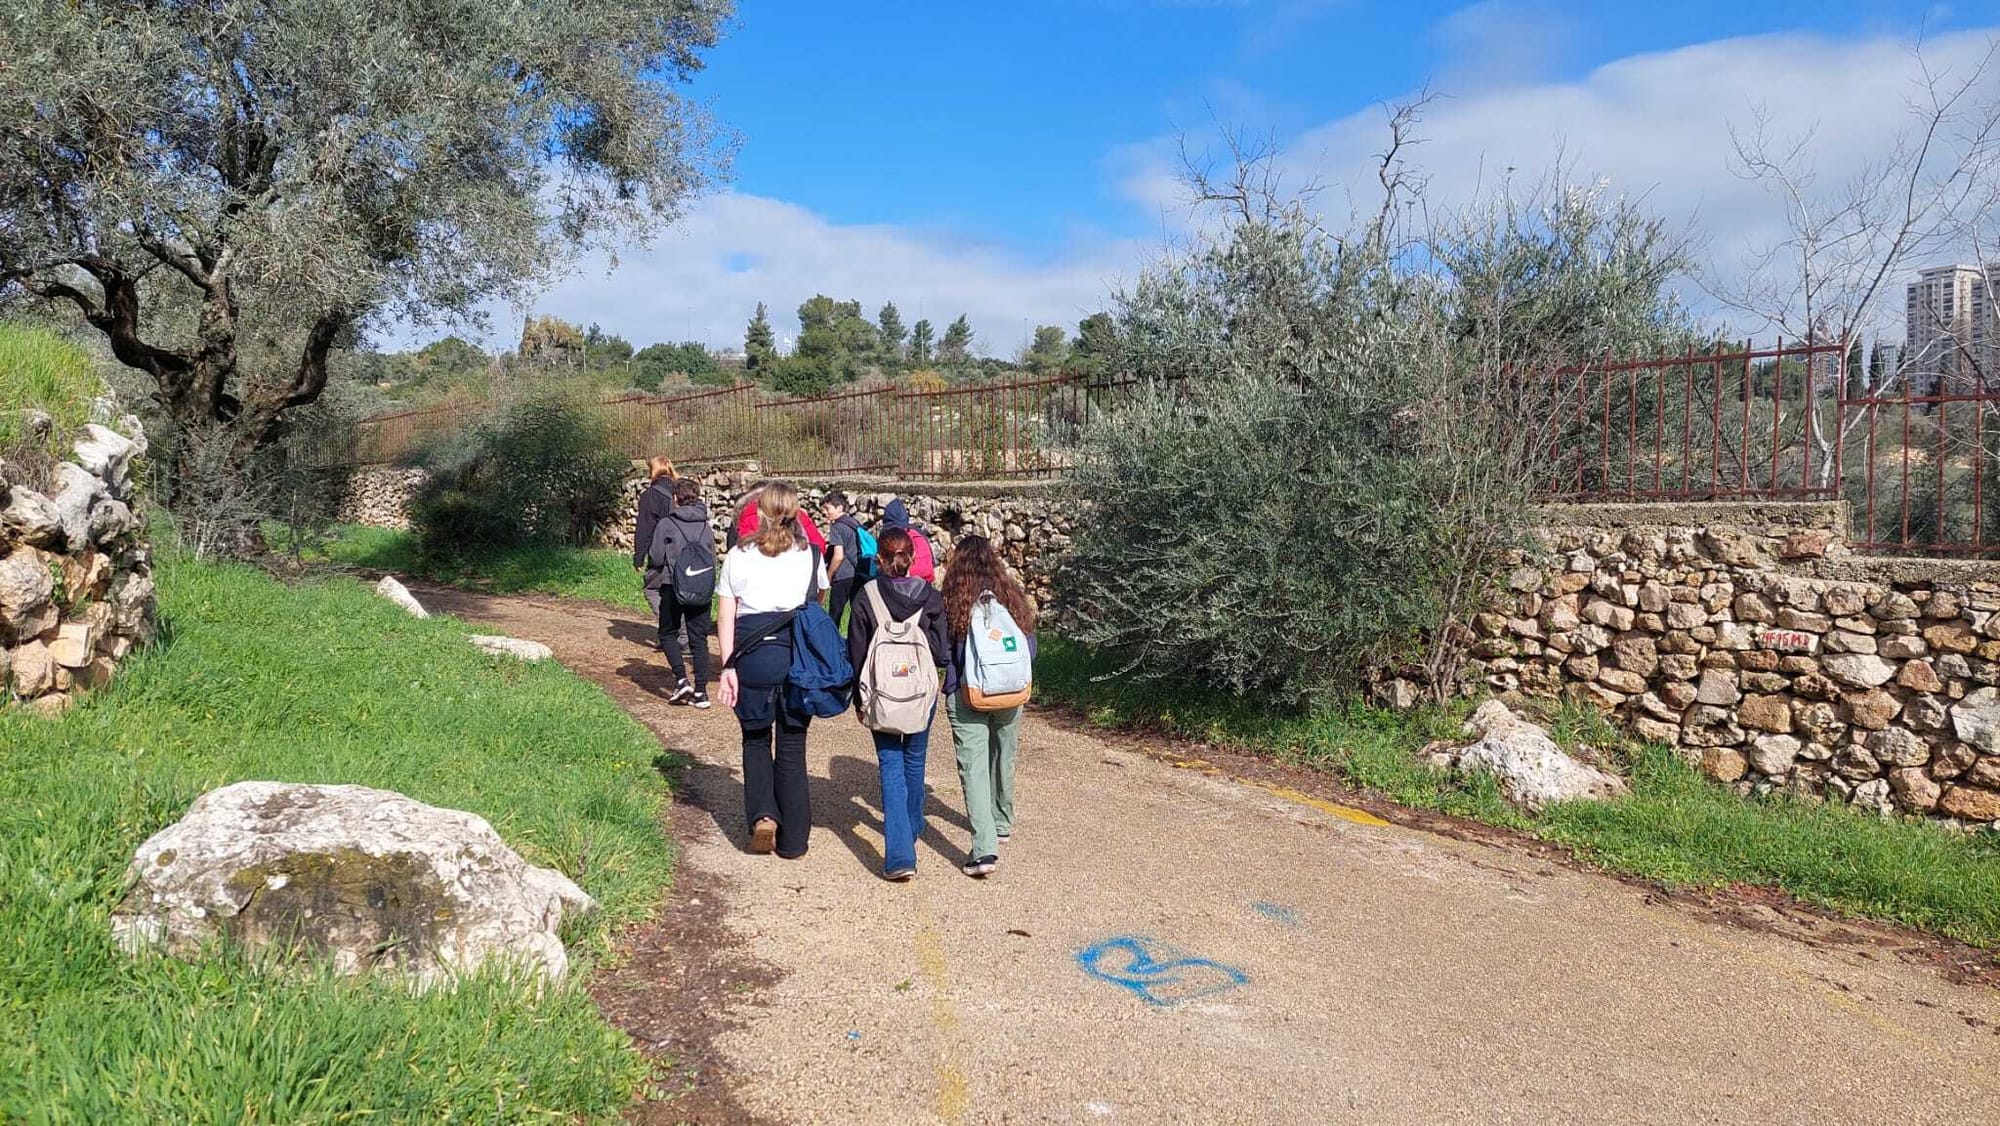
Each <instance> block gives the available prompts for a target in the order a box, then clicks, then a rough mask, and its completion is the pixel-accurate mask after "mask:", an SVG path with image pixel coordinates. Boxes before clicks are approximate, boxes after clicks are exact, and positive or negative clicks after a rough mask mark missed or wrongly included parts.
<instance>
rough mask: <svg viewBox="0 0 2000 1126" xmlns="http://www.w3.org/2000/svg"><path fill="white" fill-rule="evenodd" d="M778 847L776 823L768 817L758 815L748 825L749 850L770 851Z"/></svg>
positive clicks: (757, 851)
mask: <svg viewBox="0 0 2000 1126" xmlns="http://www.w3.org/2000/svg"><path fill="white" fill-rule="evenodd" d="M777 847H778V823H777V822H776V821H773V820H771V819H770V818H768V817H759V818H758V819H757V823H756V824H755V825H752V826H751V827H750V851H751V852H756V853H765V852H770V851H771V850H773V849H775V848H777Z"/></svg>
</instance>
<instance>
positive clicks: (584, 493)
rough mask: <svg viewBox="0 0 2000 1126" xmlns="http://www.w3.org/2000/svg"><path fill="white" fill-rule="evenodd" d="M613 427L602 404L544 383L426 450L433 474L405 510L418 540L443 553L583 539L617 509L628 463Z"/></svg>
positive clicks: (437, 553) (431, 551)
mask: <svg viewBox="0 0 2000 1126" xmlns="http://www.w3.org/2000/svg"><path fill="white" fill-rule="evenodd" d="M610 434H611V420H610V418H609V417H607V415H606V413H605V412H604V410H603V409H602V408H601V407H600V406H598V405H596V404H593V403H589V402H587V401H584V400H583V399H580V398H578V397H576V396H572V395H565V394H561V393H545V394H540V395H534V396H529V397H527V398H524V399H521V400H519V401H517V402H514V403H511V404H507V405H504V406H501V407H499V408H497V409H496V411H495V413H494V414H493V415H492V416H491V417H489V418H488V419H486V420H485V421H484V422H482V423H480V424H479V425H476V426H472V427H468V428H467V429H465V430H464V431H461V432H460V433H458V434H456V435H454V436H453V437H451V438H450V439H448V440H446V441H445V442H444V443H442V444H441V445H439V446H436V447H433V448H431V449H428V450H425V451H423V454H422V456H421V458H420V460H421V461H422V462H423V464H424V466H425V468H427V469H428V470H429V471H430V477H429V480H428V481H427V482H426V483H425V486H424V488H423V490H422V492H421V493H420V494H419V495H418V497H417V498H416V501H415V503H414V504H413V505H412V506H411V513H410V520H411V524H412V526H413V527H414V530H415V531H416V533H417V540H418V545H419V548H420V550H421V551H422V553H423V554H425V555H427V556H431V557H437V558H448V557H454V556H464V555H473V554H478V553H480V552H482V551H490V550H493V549H496V548H507V547H517V546H522V545H528V544H542V545H555V544H570V545H578V546H580V545H583V544H586V543H589V542H590V541H591V539H592V538H593V537H594V536H595V534H596V532H597V531H598V529H600V528H602V527H603V526H604V525H606V524H608V523H609V522H611V521H612V520H614V519H616V518H617V516H618V514H619V508H620V502H621V501H622V499H623V496H624V488H625V478H626V475H627V473H628V472H629V471H630V468H631V466H630V464H629V463H628V462H627V461H626V459H625V458H624V457H623V456H621V455H619V454H618V453H616V452H615V451H614V447H613V444H612V442H611V441H610Z"/></svg>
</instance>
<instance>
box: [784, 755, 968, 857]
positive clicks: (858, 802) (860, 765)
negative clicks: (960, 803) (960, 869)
mask: <svg viewBox="0 0 2000 1126" xmlns="http://www.w3.org/2000/svg"><path fill="white" fill-rule="evenodd" d="M827 770H828V777H827V778H826V780H825V781H824V782H821V781H820V780H819V779H814V780H813V785H814V787H815V791H814V795H813V798H814V800H813V806H814V813H815V815H817V816H820V817H821V818H823V821H822V824H821V827H823V828H825V829H826V830H828V831H829V832H831V833H832V834H833V835H834V836H835V837H836V838H838V839H839V841H840V843H841V844H844V845H846V846H847V851H849V852H851V853H853V854H854V858H855V859H856V860H859V861H860V862H861V863H862V864H864V865H866V866H867V867H868V869H869V870H870V871H872V872H880V871H881V870H882V859H883V858H882V850H881V848H880V847H878V846H877V845H876V844H875V843H874V841H878V840H880V839H881V838H882V772H881V768H880V766H879V765H878V764H877V763H876V762H874V761H873V760H871V759H864V758H859V757H857V756H853V755H840V756H836V757H835V758H833V759H832V760H831V761H830V762H829V763H828V766H827ZM821 787H823V788H824V792H825V793H826V794H827V797H826V798H825V799H824V800H822V799H821V797H820V792H821V790H820V789H819V788H821ZM940 817H941V818H942V819H943V820H945V821H948V822H950V823H952V824H953V825H956V826H957V827H959V828H962V829H964V830H965V831H966V832H967V833H968V834H969V833H970V832H971V823H970V822H968V821H966V820H965V816H964V815H963V814H961V813H959V812H958V811H957V810H955V809H952V808H951V807H949V806H947V805H945V803H944V802H943V801H942V800H940V798H939V796H938V795H937V794H936V793H935V792H931V793H929V794H927V795H926V797H925V800H924V827H923V831H922V832H920V833H918V834H917V842H918V843H919V844H928V845H929V846H930V847H931V851H932V852H934V853H936V854H937V855H938V857H939V858H940V859H941V860H942V862H943V863H945V864H948V865H950V864H957V863H958V862H959V860H961V859H962V858H963V857H964V855H965V846H963V845H959V844H953V843H952V841H951V839H950V838H949V837H947V836H946V835H945V834H944V831H943V830H941V829H939V828H938V827H937V825H936V824H935V820H936V819H937V818H940ZM864 827H865V828H868V829H871V830H873V831H874V836H873V839H872V840H871V839H868V838H864V837H863V836H862V835H861V833H860V830H861V829H862V828H864Z"/></svg>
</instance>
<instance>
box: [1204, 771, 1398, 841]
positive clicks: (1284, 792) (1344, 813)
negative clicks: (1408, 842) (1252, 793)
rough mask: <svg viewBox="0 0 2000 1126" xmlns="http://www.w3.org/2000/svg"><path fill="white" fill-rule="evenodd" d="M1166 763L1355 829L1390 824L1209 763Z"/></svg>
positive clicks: (1365, 811)
mask: <svg viewBox="0 0 2000 1126" xmlns="http://www.w3.org/2000/svg"><path fill="white" fill-rule="evenodd" d="M1166 761H1167V763H1168V764H1169V765H1171V766H1173V767H1175V768H1177V769H1180V770H1192V771H1194V772H1196V773H1198V774H1206V775H1208V776H1209V777H1211V778H1227V779H1228V780H1229V781H1232V782H1241V783H1243V784H1244V785H1247V786H1255V787H1257V788H1258V789H1260V790H1262V791H1264V792H1265V793H1267V794H1270V795H1272V796H1273V797H1280V798H1283V799H1285V800H1286V801H1288V802H1291V803H1293V804H1295V805H1302V806H1305V807H1306V808H1308V809H1316V810H1318V811H1320V812H1321V813H1324V814H1326V815H1327V816H1329V817H1338V818H1340V819H1341V820H1342V821H1352V822H1354V823H1355V824H1356V825H1377V826H1386V825H1388V824H1389V822H1387V821H1384V820H1382V819H1381V818H1380V817H1377V816H1375V815H1374V814H1372V813H1369V812H1368V811H1367V810H1362V809H1355V808H1354V807H1353V806H1347V805H1341V804H1340V803H1339V802H1330V801H1328V800H1326V799H1325V798H1316V797H1313V796H1312V795H1311V794H1307V793H1301V792H1300V791H1298V790H1294V789H1292V788H1290V787H1289V786H1273V785H1271V784H1270V783H1268V782H1256V781H1252V780H1250V779H1248V778H1235V777H1231V776H1230V774H1229V773H1228V772H1227V771H1224V770H1221V769H1218V768H1217V767H1215V766H1214V765H1212V764H1211V763H1210V762H1209V761H1208V760H1207V759H1199V758H1170V759H1167V760H1166Z"/></svg>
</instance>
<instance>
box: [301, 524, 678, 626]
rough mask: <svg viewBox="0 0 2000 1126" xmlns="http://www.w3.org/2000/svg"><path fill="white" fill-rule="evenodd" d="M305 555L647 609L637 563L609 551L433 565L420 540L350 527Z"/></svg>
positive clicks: (502, 555)
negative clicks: (420, 548) (421, 551)
mask: <svg viewBox="0 0 2000 1126" xmlns="http://www.w3.org/2000/svg"><path fill="white" fill-rule="evenodd" d="M266 538H267V539H269V540H270V542H271V543H272V545H273V546H274V548H277V549H279V550H282V549H283V547H284V545H285V542H286V541H285V540H284V538H283V536H282V534H281V533H276V532H273V533H272V534H269V535H267V537H266ZM303 554H304V557H305V559H306V560H307V561H308V562H316V563H333V564H336V565H340V566H346V567H366V568H370V569H374V570H381V571H394V572H396V573H398V574H402V575H414V576H416V577H418V578H422V579H429V580H430V581H432V582H437V583H444V584H446V585H449V586H458V587H465V588H467V589H471V590H482V591H487V592H490V593H493V594H524V593H534V594H553V595H556V596H559V597H562V598H580V599H585V600H588V601H591V602H607V603H610V604H612V605H614V606H624V607H627V608H637V609H642V610H643V609H645V607H646V597H645V594H644V592H643V591H642V590H641V588H640V585H639V573H638V572H637V571H634V570H633V569H632V557H631V556H629V555H626V554H625V553H624V552H622V551H611V550H608V549H604V548H577V547H520V548H512V549H509V550H506V551H495V552H488V553H485V554H482V555H477V556H468V557H464V558H458V559H450V560H433V559H423V558H421V557H420V556H419V554H418V551H417V541H416V537H414V536H412V535H411V534H410V533H408V532H398V531H395V530H392V529H388V528H364V527H361V526H359V525H353V524H349V525H343V526H342V527H340V528H339V529H337V530H336V531H335V533H334V535H333V536H332V537H331V538H329V539H328V540H327V542H326V543H325V544H324V545H323V546H321V547H319V548H316V549H313V550H310V551H307V552H304V553H303Z"/></svg>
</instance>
